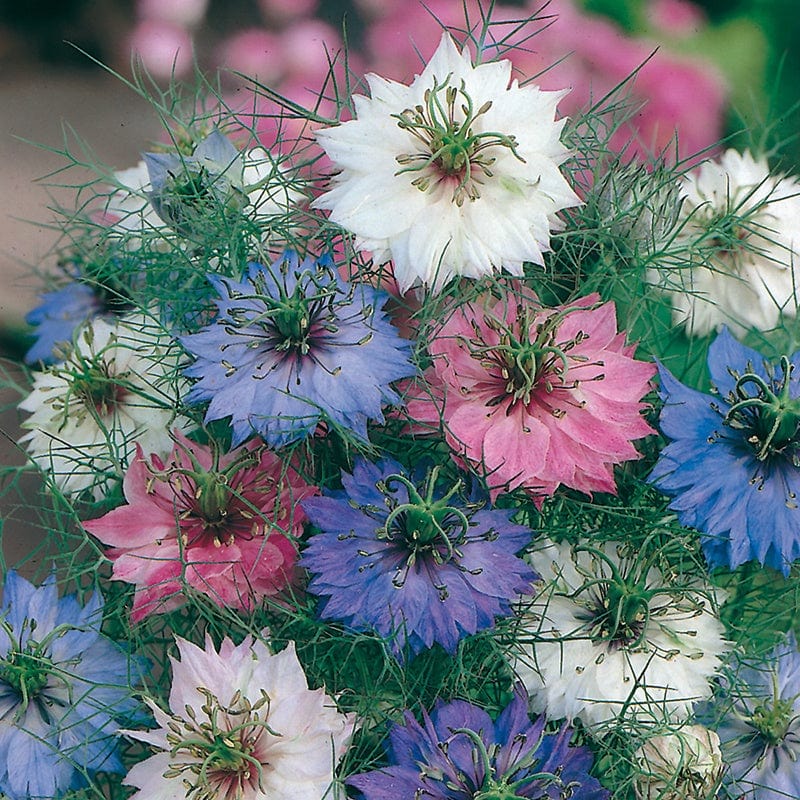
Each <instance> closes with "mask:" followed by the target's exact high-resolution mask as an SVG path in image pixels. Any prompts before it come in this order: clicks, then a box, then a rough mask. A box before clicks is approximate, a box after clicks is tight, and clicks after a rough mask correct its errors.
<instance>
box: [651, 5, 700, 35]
mask: <svg viewBox="0 0 800 800" xmlns="http://www.w3.org/2000/svg"><path fill="white" fill-rule="evenodd" d="M647 18H648V21H649V22H650V24H651V25H652V26H653V27H654V28H656V29H658V30H660V31H662V32H663V33H666V34H669V35H670V36H685V35H687V34H692V33H697V31H698V30H699V29H700V28H703V27H705V25H706V22H707V20H706V15H705V13H704V12H703V9H702V8H700V7H699V6H696V5H695V4H694V3H690V2H688V0H650V2H649V3H648V4H647Z"/></svg>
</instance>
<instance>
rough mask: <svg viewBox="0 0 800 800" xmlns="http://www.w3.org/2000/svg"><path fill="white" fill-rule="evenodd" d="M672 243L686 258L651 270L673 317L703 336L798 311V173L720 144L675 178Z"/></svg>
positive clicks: (764, 325) (769, 324)
mask: <svg viewBox="0 0 800 800" xmlns="http://www.w3.org/2000/svg"><path fill="white" fill-rule="evenodd" d="M681 194H682V195H683V199H684V202H683V206H682V213H681V218H680V224H679V227H678V228H677V229H676V235H675V240H674V243H673V245H674V246H677V247H681V248H684V249H685V250H686V251H688V252H689V255H690V263H689V264H686V265H679V266H677V267H675V268H671V269H669V270H668V269H666V268H662V269H661V270H654V271H652V272H651V273H650V278H651V280H652V281H653V282H660V283H661V284H662V285H663V286H664V287H665V288H666V289H668V290H669V294H670V297H671V299H672V305H673V316H674V318H675V320H676V322H681V323H684V324H685V326H686V330H687V332H688V333H689V334H691V335H695V336H704V335H706V334H708V333H711V332H713V331H718V330H719V329H720V328H721V327H722V326H723V325H727V326H729V327H730V328H732V329H733V330H734V331H735V332H737V333H744V332H745V331H747V330H748V329H749V328H757V329H758V330H769V329H771V328H774V327H775V326H776V324H777V323H778V320H779V318H780V315H781V313H784V314H788V315H790V316H792V317H793V316H795V315H796V314H797V284H798V277H800V274H799V273H798V272H797V271H796V267H797V263H798V260H800V235H798V232H797V218H798V215H800V181H798V180H797V179H796V178H793V177H788V176H784V175H780V174H772V173H771V172H770V169H769V165H768V164H767V161H766V159H764V158H761V159H754V158H753V156H752V155H750V153H748V152H744V153H738V152H736V151H735V150H727V151H726V152H725V153H723V155H722V157H721V158H720V159H719V161H714V160H709V161H705V162H703V163H702V164H701V165H700V166H699V167H698V169H697V170H695V171H694V172H692V173H691V174H689V175H687V176H685V177H684V178H683V180H682V186H681Z"/></svg>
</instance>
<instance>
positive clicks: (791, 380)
mask: <svg viewBox="0 0 800 800" xmlns="http://www.w3.org/2000/svg"><path fill="white" fill-rule="evenodd" d="M797 364H800V353H795V354H794V355H792V356H790V357H788V358H786V357H784V358H782V359H781V360H780V363H779V364H772V363H769V362H767V361H765V359H764V358H763V356H761V355H760V354H759V353H758V352H756V351H755V350H751V349H750V348H749V347H745V346H744V345H742V344H740V343H739V342H737V341H736V339H734V338H733V336H731V334H730V333H729V332H728V331H727V330H723V331H722V332H721V333H720V334H719V336H718V337H717V338H716V340H715V341H714V342H713V344H712V345H711V347H710V348H709V351H708V368H709V372H710V374H711V380H712V384H713V386H714V394H713V395H709V394H703V393H702V392H698V391H696V390H694V389H690V388H689V387H687V386H684V385H683V384H682V383H680V382H679V381H677V380H676V379H675V378H674V377H673V376H672V375H671V374H670V373H669V372H668V371H667V370H666V369H664V368H663V367H660V375H661V398H662V400H663V401H664V407H663V409H662V411H661V430H662V431H663V433H664V435H665V436H666V437H667V438H668V439H670V440H671V441H670V443H669V444H668V445H667V446H666V447H665V448H664V449H663V450H662V452H661V456H660V457H659V460H658V463H657V464H656V466H655V468H654V469H653V472H652V474H651V477H650V480H651V481H652V482H653V483H654V484H655V486H656V487H657V488H658V489H660V490H661V491H662V492H664V493H665V494H667V495H669V496H670V497H672V498H673V499H672V501H671V503H670V506H669V507H670V508H671V509H673V510H674V511H676V512H677V514H678V519H679V520H680V522H681V524H683V525H688V526H691V527H694V528H697V530H699V531H700V532H701V534H702V544H703V552H704V553H705V556H706V559H707V560H708V563H709V564H710V565H711V566H712V567H713V566H729V567H731V568H736V567H738V566H739V565H740V564H743V563H744V562H746V561H750V560H753V559H755V560H757V561H759V562H760V563H761V564H766V565H768V566H771V567H774V568H775V569H778V570H781V571H782V572H783V573H784V575H785V574H788V572H789V568H790V565H791V563H792V562H793V561H795V560H796V559H797V558H799V557H800V509H798V502H799V501H798V494H800V429H799V425H800V375H798V374H797V372H796V371H795V366H796V365H797Z"/></svg>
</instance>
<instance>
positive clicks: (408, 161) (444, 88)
mask: <svg viewBox="0 0 800 800" xmlns="http://www.w3.org/2000/svg"><path fill="white" fill-rule="evenodd" d="M449 83H450V76H449V75H448V77H447V78H446V79H445V80H444V81H442V82H441V83H440V82H439V81H438V80H437V79H435V78H434V85H433V88H432V89H426V91H425V94H424V96H423V98H424V103H423V104H420V105H417V106H415V107H414V108H407V109H405V110H404V111H402V112H401V113H400V114H393V115H392V116H393V117H394V118H395V119H396V120H397V124H398V126H399V127H400V128H401V129H402V130H404V131H408V132H409V133H410V134H411V136H413V137H414V139H416V140H417V141H418V142H419V143H420V144H421V145H422V150H421V151H419V152H415V153H404V154H402V155H399V156H397V159H396V160H397V163H398V164H400V165H401V169H399V170H398V171H397V173H395V174H397V175H402V174H404V173H410V172H418V173H419V175H418V176H417V177H416V178H414V180H412V182H411V183H412V185H413V186H416V187H417V188H418V189H419V190H420V191H422V192H427V191H428V189H429V188H431V187H432V186H433V187H436V186H438V185H439V183H440V182H441V181H443V180H446V181H449V182H452V183H454V184H455V185H454V187H453V202H454V203H456V205H458V206H461V205H463V204H464V201H465V200H470V201H472V200H476V199H477V198H478V197H480V190H479V186H480V184H482V183H484V182H485V179H486V178H491V177H493V174H494V173H493V172H492V166H493V165H494V163H495V162H496V161H497V156H496V155H492V151H493V150H494V149H495V148H498V147H503V148H506V149H508V150H510V151H511V153H512V154H513V155H514V157H515V158H516V159H518V160H519V161H521V162H524V160H525V159H523V158H522V157H521V156H520V155H519V153H518V152H517V146H518V143H517V140H516V138H515V137H514V136H512V135H508V134H504V133H499V132H497V131H481V132H476V131H475V130H474V126H475V123H476V122H477V121H478V120H479V119H480V117H482V116H483V115H484V114H486V112H487V111H488V110H489V109H490V108H491V107H492V102H491V100H489V101H487V102H485V103H484V104H483V105H482V106H480V108H478V109H477V110H476V109H475V107H474V105H473V101H472V98H471V97H470V96H469V94H468V93H467V91H466V87H465V84H464V82H463V81H462V83H461V86H460V88H456V87H455V86H450V85H449ZM442 95H444V97H442ZM459 99H460V100H461V101H462V102H461V103H460V104H459Z"/></svg>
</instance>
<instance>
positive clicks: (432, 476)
mask: <svg viewBox="0 0 800 800" xmlns="http://www.w3.org/2000/svg"><path fill="white" fill-rule="evenodd" d="M438 474H439V467H438V466H437V467H434V468H433V469H432V470H431V472H430V473H429V475H428V477H427V479H426V483H425V486H424V487H423V492H422V493H420V491H419V490H418V489H417V487H416V486H415V485H414V484H413V483H411V481H409V480H408V478H406V477H405V476H403V475H396V474H395V475H389V476H387V477H386V478H385V479H384V480H383V481H381V482H380V483H378V484H377V488H378V489H379V490H380V491H381V492H382V493H383V494H385V495H386V497H387V502H388V503H389V504H390V505H391V511H390V513H389V515H388V516H387V518H386V522H385V524H384V525H383V527H382V528H381V529H380V530H379V531H378V533H377V536H378V538H379V539H388V540H391V541H398V540H399V541H400V542H402V543H404V544H405V546H406V547H407V548H408V556H407V558H406V562H405V565H404V568H402V569H399V570H398V572H397V575H396V576H395V578H394V581H393V582H394V585H395V586H397V587H398V588H400V587H402V586H403V585H404V583H405V577H406V575H407V573H408V569H410V568H411V567H413V566H414V564H415V563H416V561H417V559H418V558H420V557H422V556H423V555H426V556H430V557H431V558H432V559H433V560H434V562H436V563H437V564H444V563H446V562H448V561H450V560H451V559H452V558H453V557H454V556H456V555H457V549H456V548H457V547H458V546H459V545H460V544H461V543H462V542H463V540H464V538H465V537H466V534H467V532H468V530H469V525H470V523H469V519H468V518H467V516H466V514H465V513H464V511H462V510H461V509H460V508H458V507H457V506H453V505H450V502H449V501H450V499H451V498H452V497H453V495H455V494H456V493H457V492H458V491H459V490H460V489H461V482H460V481H459V482H457V483H456V484H455V486H453V487H452V488H451V489H450V491H448V492H447V494H445V495H444V497H441V498H439V499H438V500H434V499H433V496H434V491H435V488H436V481H437V477H438ZM395 483H399V484H402V485H403V486H404V487H405V489H406V491H407V492H408V502H406V503H397V502H396V501H394V499H393V498H392V497H391V492H392V485H393V484H395ZM437 588H438V589H439V594H440V597H441V599H442V600H444V599H446V597H447V587H446V586H444V585H442V586H438V587H437Z"/></svg>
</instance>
